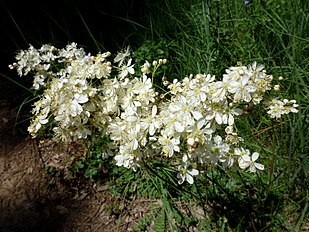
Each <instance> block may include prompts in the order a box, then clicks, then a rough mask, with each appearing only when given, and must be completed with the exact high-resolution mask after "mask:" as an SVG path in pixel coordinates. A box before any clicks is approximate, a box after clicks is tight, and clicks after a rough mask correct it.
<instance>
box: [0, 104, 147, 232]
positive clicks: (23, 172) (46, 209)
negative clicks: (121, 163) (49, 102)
mask: <svg viewBox="0 0 309 232" xmlns="http://www.w3.org/2000/svg"><path fill="white" fill-rule="evenodd" d="M15 113H16V112H15V111H14V110H13V109H12V107H11V106H10V104H8V103H7V102H5V101H2V102H0V231H2V232H17V231H18V232H26V231H29V232H30V231H31V232H36V231H37V232H45V231H46V232H48V231H53V232H55V231H83V232H87V231H91V232H93V231H135V230H136V225H137V221H138V219H139V218H141V217H142V216H143V215H144V214H145V213H149V212H150V209H149V202H148V201H147V200H141V199H125V200H124V199H119V198H117V197H114V196H112V195H111V194H110V193H108V191H106V189H107V186H104V185H91V184H89V185H85V186H84V188H75V189H74V188H72V187H70V188H68V187H67V186H65V185H63V184H61V183H54V184H53V185H48V178H47V176H46V174H45V173H44V171H43V170H44V165H46V162H50V161H49V160H48V157H49V158H51V159H50V160H52V159H57V158H58V159H59V158H61V156H63V155H64V154H65V152H66V149H67V148H64V147H59V146H57V145H55V144H52V143H50V142H49V143H44V144H43V145H39V146H38V144H37V143H36V142H35V141H34V140H33V139H31V138H30V137H29V136H28V135H26V133H21V132H16V131H18V130H15V132H14V130H13V129H14V124H15ZM21 131H25V130H21ZM52 157H53V158H52ZM115 205H117V210H118V212H117V213H115V212H114V208H115V207H114V206H115ZM148 231H151V229H149V230H148Z"/></svg>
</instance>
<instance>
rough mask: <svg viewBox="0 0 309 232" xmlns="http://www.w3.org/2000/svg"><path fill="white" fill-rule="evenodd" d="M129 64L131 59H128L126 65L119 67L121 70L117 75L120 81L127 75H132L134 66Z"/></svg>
mask: <svg viewBox="0 0 309 232" xmlns="http://www.w3.org/2000/svg"><path fill="white" fill-rule="evenodd" d="M131 62H132V59H130V60H129V61H128V63H127V65H123V66H121V67H120V69H121V73H120V74H119V75H120V80H122V79H124V78H125V77H126V76H127V75H128V74H129V73H130V74H134V72H135V71H134V68H133V67H134V64H133V65H131Z"/></svg>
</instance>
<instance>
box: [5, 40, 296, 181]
mask: <svg viewBox="0 0 309 232" xmlns="http://www.w3.org/2000/svg"><path fill="white" fill-rule="evenodd" d="M16 60H17V62H16V63H14V64H12V65H10V68H12V69H13V68H15V69H17V72H18V74H19V75H20V76H22V75H27V74H29V72H31V73H32V74H33V76H34V80H33V87H34V89H37V90H42V91H43V93H42V94H41V95H40V97H41V98H40V100H39V101H37V102H36V103H35V104H34V108H33V110H32V114H33V118H32V121H31V125H30V126H29V128H28V131H29V132H30V133H31V135H32V136H33V137H35V136H36V135H37V134H38V133H39V132H40V131H42V130H43V131H44V128H51V129H52V130H53V132H54V133H55V138H57V139H59V140H62V141H67V142H70V141H73V140H77V139H87V138H89V137H91V136H98V134H99V136H102V137H104V138H105V137H108V138H109V139H108V140H107V141H108V142H107V144H106V146H104V147H105V148H102V153H104V154H108V155H107V156H113V158H114V160H115V164H116V165H118V166H124V167H127V168H133V169H136V168H138V167H142V166H143V164H144V163H145V162H148V161H151V160H154V159H156V160H161V161H162V162H163V160H164V162H169V164H170V165H171V166H172V167H174V168H175V170H177V171H178V175H177V177H178V180H179V181H178V182H179V184H182V183H183V182H184V181H187V182H188V183H190V184H192V183H193V181H194V179H193V177H194V176H196V177H198V176H199V175H202V174H203V172H204V170H205V169H206V167H207V166H209V165H217V164H219V163H220V164H222V165H224V166H226V167H231V166H233V164H234V163H237V164H238V167H239V168H240V169H242V170H248V171H250V172H256V169H259V170H263V169H264V166H263V165H262V164H259V163H257V162H256V160H257V159H258V157H259V154H258V153H257V152H253V153H252V155H251V152H250V151H249V150H248V149H246V148H244V147H243V145H242V142H243V139H242V138H241V137H239V136H238V134H237V132H236V131H237V129H236V125H235V118H236V117H239V116H241V115H242V113H243V112H242V110H241V107H240V106H242V105H244V104H249V103H250V104H253V105H256V104H260V103H261V102H262V101H264V99H263V98H264V95H265V92H266V91H267V90H270V89H272V85H271V82H272V79H273V77H272V76H271V75H268V74H266V71H265V70H264V66H262V65H258V64H257V63H256V62H253V63H252V64H251V65H249V66H237V67H230V68H229V69H227V70H226V73H225V74H224V75H223V77H222V78H220V79H219V80H218V79H216V77H215V76H212V75H210V74H196V75H190V76H188V77H185V78H184V79H183V80H182V81H179V80H177V79H175V80H173V81H172V82H169V81H167V80H166V79H164V78H163V79H164V80H163V84H164V85H165V86H166V92H165V93H164V94H159V93H158V92H157V91H156V89H155V87H154V86H153V82H152V80H153V78H154V76H153V75H154V73H155V71H156V70H157V69H158V68H159V67H160V66H162V65H165V64H166V62H167V61H166V59H160V60H158V61H153V62H152V63H151V62H150V63H149V62H148V61H145V63H144V64H143V65H142V66H141V67H138V68H139V69H140V70H141V75H140V76H137V75H135V73H136V72H135V70H136V66H135V64H133V60H132V58H131V56H130V49H129V48H127V49H126V50H124V51H122V52H119V53H118V54H117V55H116V56H115V58H114V59H112V58H111V53H109V52H106V53H99V54H97V55H96V56H92V55H91V54H86V53H85V51H84V50H83V49H82V48H77V45H76V44H75V43H72V44H69V45H68V46H67V47H66V48H64V49H57V48H55V47H53V46H50V45H43V46H42V47H41V48H40V49H38V50H37V49H35V48H34V47H32V46H30V48H29V49H28V50H25V51H20V52H19V53H18V55H17V56H16ZM265 102H266V104H267V109H268V111H267V113H268V114H270V115H271V117H276V118H279V117H280V116H281V115H283V114H287V113H289V112H293V113H296V112H297V109H296V108H297V106H298V105H297V104H296V102H295V101H294V100H291V101H289V100H286V99H285V100H283V101H280V100H271V101H269V102H267V101H266V100H265Z"/></svg>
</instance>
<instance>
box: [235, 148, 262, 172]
mask: <svg viewBox="0 0 309 232" xmlns="http://www.w3.org/2000/svg"><path fill="white" fill-rule="evenodd" d="M258 158H259V153H257V152H254V153H253V154H252V156H251V157H250V153H249V154H246V155H243V156H242V157H241V158H240V159H239V160H238V164H239V167H240V168H241V169H247V168H248V170H249V172H256V169H259V170H264V165H262V164H260V163H257V162H255V161H256V160H257V159H258Z"/></svg>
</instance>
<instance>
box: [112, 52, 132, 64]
mask: <svg viewBox="0 0 309 232" xmlns="http://www.w3.org/2000/svg"><path fill="white" fill-rule="evenodd" d="M129 56H130V47H127V50H126V51H124V52H119V53H118V54H117V56H116V57H115V59H114V62H115V63H118V62H119V63H118V66H119V67H120V66H122V63H123V62H124V60H125V59H126V57H129Z"/></svg>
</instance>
